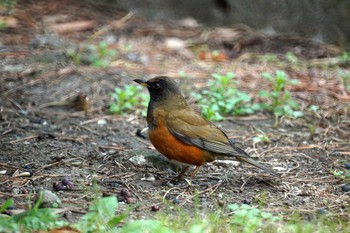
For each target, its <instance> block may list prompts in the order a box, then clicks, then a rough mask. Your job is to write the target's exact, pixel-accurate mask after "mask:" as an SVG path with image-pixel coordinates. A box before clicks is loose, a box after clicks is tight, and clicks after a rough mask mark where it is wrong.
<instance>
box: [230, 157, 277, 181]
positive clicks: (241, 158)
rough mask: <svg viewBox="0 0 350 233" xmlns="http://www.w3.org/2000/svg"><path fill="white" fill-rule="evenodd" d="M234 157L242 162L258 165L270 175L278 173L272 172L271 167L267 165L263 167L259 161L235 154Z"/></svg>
mask: <svg viewBox="0 0 350 233" xmlns="http://www.w3.org/2000/svg"><path fill="white" fill-rule="evenodd" d="M236 159H237V160H238V161H241V162H242V161H243V162H246V163H249V164H251V165H253V166H255V167H258V168H260V169H262V170H264V171H266V172H268V173H270V174H271V175H274V176H279V174H277V173H276V172H274V171H273V170H272V169H270V168H268V167H265V166H264V165H262V164H261V163H259V162H257V161H255V160H253V159H251V158H249V157H243V156H239V157H238V156H237V157H236Z"/></svg>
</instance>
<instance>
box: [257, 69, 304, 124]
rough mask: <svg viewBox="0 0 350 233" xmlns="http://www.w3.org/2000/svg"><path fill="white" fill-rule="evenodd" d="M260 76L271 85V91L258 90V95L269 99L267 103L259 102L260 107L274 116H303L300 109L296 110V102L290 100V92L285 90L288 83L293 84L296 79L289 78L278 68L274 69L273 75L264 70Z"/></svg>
mask: <svg viewBox="0 0 350 233" xmlns="http://www.w3.org/2000/svg"><path fill="white" fill-rule="evenodd" d="M262 76H263V78H265V79H267V80H268V81H269V82H270V84H271V86H272V91H266V90H261V91H260V92H259V96H261V97H263V98H266V99H267V100H268V101H269V102H268V103H261V104H260V107H261V108H262V109H266V110H268V111H271V112H273V114H274V115H275V116H276V118H278V117H281V116H287V117H294V118H296V117H301V116H303V113H302V112H301V111H297V110H296V109H298V107H299V105H298V103H297V102H295V101H294V100H292V96H291V93H290V92H289V91H288V90H286V87H287V86H288V85H295V84H297V83H298V80H295V79H289V77H288V76H287V74H286V73H285V72H284V71H280V70H279V71H276V73H275V75H274V76H272V75H271V74H269V73H266V72H265V73H263V74H262Z"/></svg>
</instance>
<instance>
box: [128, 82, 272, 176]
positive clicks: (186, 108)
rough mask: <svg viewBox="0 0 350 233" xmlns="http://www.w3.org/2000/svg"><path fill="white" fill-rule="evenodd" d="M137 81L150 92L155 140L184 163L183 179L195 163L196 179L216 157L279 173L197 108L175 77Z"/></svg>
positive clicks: (161, 149)
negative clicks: (254, 155) (263, 163)
mask: <svg viewBox="0 0 350 233" xmlns="http://www.w3.org/2000/svg"><path fill="white" fill-rule="evenodd" d="M133 81H134V82H136V83H138V84H140V85H142V86H144V87H146V88H147V89H148V92H149V94H150V101H149V103H148V108H147V117H146V119H147V124H148V136H149V139H150V141H151V143H152V144H153V146H154V147H155V148H156V149H157V150H158V151H159V152H160V153H161V154H162V155H164V156H165V157H166V158H168V159H169V160H173V161H176V162H179V163H180V164H183V165H184V167H183V169H182V171H181V172H180V174H179V175H178V177H177V179H179V180H180V179H182V178H183V175H184V174H185V173H186V171H187V170H188V168H189V167H190V166H191V165H194V166H196V168H195V169H194V171H193V172H192V174H191V178H193V177H194V176H195V174H196V173H197V172H198V170H199V169H200V167H201V166H202V165H204V164H205V163H210V162H213V161H214V160H216V159H232V160H238V161H241V162H246V163H249V164H251V165H253V166H255V167H258V168H260V169H262V170H264V171H266V172H268V173H270V174H272V175H275V176H278V175H277V174H276V173H275V172H274V171H273V170H272V169H270V168H268V167H266V166H264V165H262V164H261V163H259V162H257V161H255V160H253V159H252V158H250V157H249V155H248V154H247V153H246V152H245V151H244V150H243V149H241V148H239V147H237V146H236V145H235V143H234V140H232V139H229V138H228V136H227V135H226V133H224V131H222V130H221V129H220V128H218V127H217V126H216V125H215V124H214V123H212V122H210V121H208V120H206V119H205V118H204V117H203V116H202V115H201V114H200V113H198V112H197V111H196V110H194V108H192V107H191V105H190V104H189V103H188V102H187V100H186V99H185V97H184V95H183V94H182V93H181V90H180V89H179V87H178V86H177V85H176V83H175V81H174V80H173V79H172V78H170V77H167V76H157V77H154V78H151V79H149V80H148V81H145V80H142V79H134V80H133Z"/></svg>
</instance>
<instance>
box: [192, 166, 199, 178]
mask: <svg viewBox="0 0 350 233" xmlns="http://www.w3.org/2000/svg"><path fill="white" fill-rule="evenodd" d="M199 168H201V166H197V167H196V168H195V169H194V171H193V172H192V173H191V179H193V177H194V176H195V175H196V173H197V172H198V170H199Z"/></svg>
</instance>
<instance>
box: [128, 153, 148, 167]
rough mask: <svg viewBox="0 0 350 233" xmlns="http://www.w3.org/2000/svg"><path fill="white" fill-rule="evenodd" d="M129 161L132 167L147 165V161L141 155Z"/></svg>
mask: <svg viewBox="0 0 350 233" xmlns="http://www.w3.org/2000/svg"><path fill="white" fill-rule="evenodd" d="M129 161H130V162H131V163H132V164H134V165H145V164H146V163H147V160H146V159H145V156H143V155H136V156H133V157H131V158H130V159H129Z"/></svg>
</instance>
